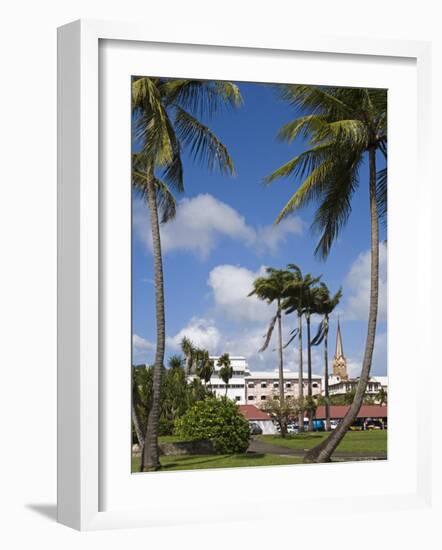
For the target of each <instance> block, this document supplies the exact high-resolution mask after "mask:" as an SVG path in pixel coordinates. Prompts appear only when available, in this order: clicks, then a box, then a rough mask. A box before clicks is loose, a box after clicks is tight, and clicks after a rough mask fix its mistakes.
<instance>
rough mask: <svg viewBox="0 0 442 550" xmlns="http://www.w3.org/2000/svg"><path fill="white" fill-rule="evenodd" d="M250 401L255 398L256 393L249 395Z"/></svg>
mask: <svg viewBox="0 0 442 550" xmlns="http://www.w3.org/2000/svg"><path fill="white" fill-rule="evenodd" d="M247 399H248V400H249V401H253V400H254V399H255V396H254V395H249V396H248V398H247Z"/></svg>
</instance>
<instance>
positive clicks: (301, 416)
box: [298, 313, 304, 432]
mask: <svg viewBox="0 0 442 550" xmlns="http://www.w3.org/2000/svg"><path fill="white" fill-rule="evenodd" d="M298 353H299V366H298V387H299V391H298V398H299V403H300V404H301V408H300V411H299V416H298V431H299V432H303V431H304V372H303V361H302V313H298Z"/></svg>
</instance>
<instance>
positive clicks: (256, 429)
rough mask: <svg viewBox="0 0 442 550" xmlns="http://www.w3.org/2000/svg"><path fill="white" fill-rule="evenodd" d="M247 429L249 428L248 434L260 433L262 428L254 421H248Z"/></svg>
mask: <svg viewBox="0 0 442 550" xmlns="http://www.w3.org/2000/svg"><path fill="white" fill-rule="evenodd" d="M249 429H250V435H261V434H262V428H261V426H260V425H259V424H257V423H256V422H250V424H249Z"/></svg>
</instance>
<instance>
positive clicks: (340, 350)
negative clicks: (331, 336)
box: [335, 319, 344, 359]
mask: <svg viewBox="0 0 442 550" xmlns="http://www.w3.org/2000/svg"><path fill="white" fill-rule="evenodd" d="M341 357H342V358H343V359H344V347H343V345H342V335H341V326H340V324H339V319H338V331H337V333H336V352H335V359H340V358H341Z"/></svg>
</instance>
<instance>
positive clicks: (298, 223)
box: [255, 216, 304, 253]
mask: <svg viewBox="0 0 442 550" xmlns="http://www.w3.org/2000/svg"><path fill="white" fill-rule="evenodd" d="M303 231H304V222H303V221H302V220H301V218H297V217H294V216H292V217H290V218H284V219H283V220H282V221H281V222H280V223H279V224H278V225H273V224H272V225H264V226H262V227H258V229H257V230H256V238H255V247H256V249H257V251H258V252H261V253H264V252H267V251H268V252H271V253H275V252H276V251H277V250H278V247H279V246H280V245H281V244H283V243H284V242H286V241H287V239H288V237H289V236H290V235H301V234H302V233H303Z"/></svg>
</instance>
